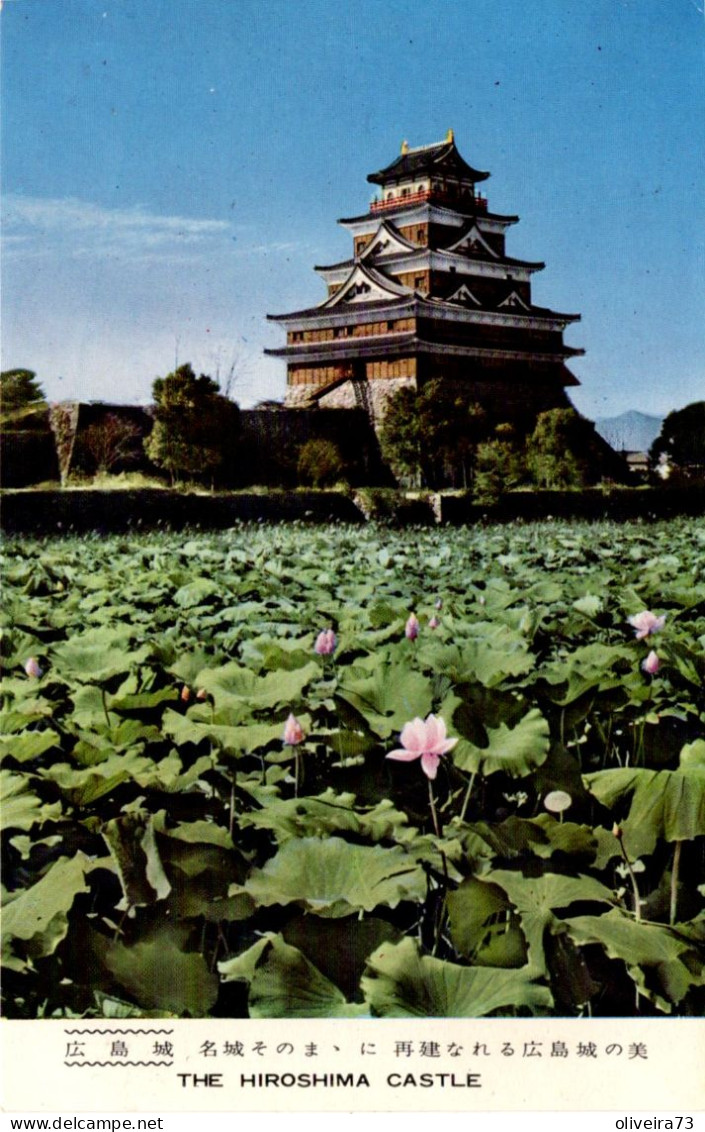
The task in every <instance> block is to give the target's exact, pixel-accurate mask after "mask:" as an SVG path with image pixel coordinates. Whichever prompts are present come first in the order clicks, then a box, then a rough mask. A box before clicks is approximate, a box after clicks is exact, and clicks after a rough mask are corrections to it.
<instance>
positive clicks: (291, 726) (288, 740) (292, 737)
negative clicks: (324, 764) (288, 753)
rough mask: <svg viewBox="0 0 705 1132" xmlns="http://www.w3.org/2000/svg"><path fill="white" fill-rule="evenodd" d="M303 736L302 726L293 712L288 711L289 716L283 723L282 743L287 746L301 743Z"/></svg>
mask: <svg viewBox="0 0 705 1132" xmlns="http://www.w3.org/2000/svg"><path fill="white" fill-rule="evenodd" d="M305 738H306V736H305V735H304V729H303V727H302V726H301V724H300V723H299V721H298V719H297V718H296V716H295V715H294V713H293V712H289V718H288V719H287V721H286V723H285V724H284V743H285V744H286V746H287V747H295V746H296V744H297V743H303V741H304V739H305Z"/></svg>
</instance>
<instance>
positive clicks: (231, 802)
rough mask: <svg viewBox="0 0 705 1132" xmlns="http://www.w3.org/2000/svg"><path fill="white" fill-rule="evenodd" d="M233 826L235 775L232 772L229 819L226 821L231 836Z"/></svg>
mask: <svg viewBox="0 0 705 1132" xmlns="http://www.w3.org/2000/svg"><path fill="white" fill-rule="evenodd" d="M234 828H235V775H234V774H233V781H232V785H231V787H230V820H229V822H228V831H229V833H230V836H231V837H232V835H233V829H234Z"/></svg>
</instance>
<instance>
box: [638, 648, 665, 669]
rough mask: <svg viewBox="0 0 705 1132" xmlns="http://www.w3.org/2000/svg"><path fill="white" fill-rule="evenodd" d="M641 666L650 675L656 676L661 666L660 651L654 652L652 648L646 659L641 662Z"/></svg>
mask: <svg viewBox="0 0 705 1132" xmlns="http://www.w3.org/2000/svg"><path fill="white" fill-rule="evenodd" d="M641 667H642V668H643V670H644V672H646V673H647V674H648V675H649V676H655V675H656V673H657V672H658V670H659V668H660V667H661V661H660V660H659V658H658V653H656V652H654V650H653V649H652V650H651V652H650V653H649V655H648V656H647V658H646V660H643V661H642V662H641Z"/></svg>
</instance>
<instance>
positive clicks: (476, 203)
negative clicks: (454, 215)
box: [370, 188, 487, 213]
mask: <svg viewBox="0 0 705 1132" xmlns="http://www.w3.org/2000/svg"><path fill="white" fill-rule="evenodd" d="M426 201H431V202H433V203H436V204H442V205H451V206H455V207H460V208H461V209H462V208H467V207H468V205H470V206H472V207H473V208H474V209H475V211H476V212H487V197H484V196H482V195H481V194H478V193H473V192H469V191H468V192H463V191H462V190H460V191H455V192H453V191H451V190H448V189H437V188H424V189H420V190H418V191H417V192H411V191H410V190H409V189H402V190H401V192H397V193H391V192H389V193H385V195H384V196H383V197H381V198H380V197H375V198H374V200H372V201H371V202H370V212H373V213H377V212H389V211H391V209H393V208H406V207H407V206H408V205H411V204H424V203H425V202H426Z"/></svg>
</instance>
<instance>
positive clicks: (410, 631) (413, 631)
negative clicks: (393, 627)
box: [404, 613, 421, 641]
mask: <svg viewBox="0 0 705 1132" xmlns="http://www.w3.org/2000/svg"><path fill="white" fill-rule="evenodd" d="M420 628H421V626H420V625H419V621H418V618H417V616H416V614H415V613H412V614H411V616H410V617H409V620H408V621H407V623H406V626H405V628H404V633H405V634H406V639H407V640H408V641H415V640H416V638H417V637H418V635H419V630H420Z"/></svg>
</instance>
